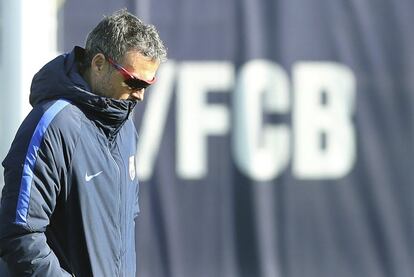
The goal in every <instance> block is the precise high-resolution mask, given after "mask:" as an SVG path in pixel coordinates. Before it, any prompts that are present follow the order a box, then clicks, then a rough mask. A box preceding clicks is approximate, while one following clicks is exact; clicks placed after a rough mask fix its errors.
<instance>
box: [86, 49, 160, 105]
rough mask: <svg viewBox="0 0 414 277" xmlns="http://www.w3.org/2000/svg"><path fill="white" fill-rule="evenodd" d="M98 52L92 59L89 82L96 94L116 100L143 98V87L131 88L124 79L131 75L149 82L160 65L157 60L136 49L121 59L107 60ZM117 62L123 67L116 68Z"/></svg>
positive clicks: (137, 99) (140, 99) (138, 99)
mask: <svg viewBox="0 0 414 277" xmlns="http://www.w3.org/2000/svg"><path fill="white" fill-rule="evenodd" d="M108 58H109V57H105V56H104V55H103V54H101V53H99V54H97V55H96V56H95V57H94V58H93V59H92V64H91V76H90V79H91V80H90V81H91V82H90V83H91V86H92V91H93V92H95V93H96V94H99V95H103V96H106V97H111V98H114V99H118V100H126V99H132V100H136V101H142V100H144V94H145V88H133V87H131V86H128V85H127V84H126V83H128V81H127V82H126V83H125V82H124V81H125V80H126V79H127V78H129V76H128V73H129V74H130V75H132V76H133V77H135V78H137V79H140V80H144V81H148V82H151V80H153V79H154V77H155V73H156V72H157V70H158V67H159V65H160V62H159V61H155V60H152V59H150V58H148V57H145V56H143V55H142V54H141V53H139V52H138V51H129V52H127V53H126V55H125V57H124V59H123V60H122V61H112V60H111V61H109V59H108ZM116 64H119V65H120V66H121V67H122V68H123V69H120V68H118V69H116V67H117V65H116Z"/></svg>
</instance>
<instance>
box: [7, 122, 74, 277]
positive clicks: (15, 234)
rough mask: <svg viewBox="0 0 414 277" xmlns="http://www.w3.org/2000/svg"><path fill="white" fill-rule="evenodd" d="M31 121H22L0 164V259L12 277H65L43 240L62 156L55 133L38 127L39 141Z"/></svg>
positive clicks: (56, 191) (58, 183) (57, 188)
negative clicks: (0, 182)
mask: <svg viewBox="0 0 414 277" xmlns="http://www.w3.org/2000/svg"><path fill="white" fill-rule="evenodd" d="M33 117H36V116H30V115H29V117H28V119H26V120H25V122H23V124H22V126H21V127H20V129H19V131H18V133H17V135H16V138H15V140H14V142H13V144H12V147H11V149H10V151H9V153H8V155H7V157H6V159H5V160H4V161H3V166H4V181H5V186H4V188H3V191H2V198H1V206H0V226H1V228H0V257H1V258H2V259H3V260H4V261H5V262H6V264H7V266H8V269H9V271H10V273H11V274H12V276H71V275H70V274H69V273H68V272H67V271H65V270H64V269H62V268H61V265H60V263H59V260H58V258H57V256H56V255H55V253H54V252H53V251H52V249H51V248H50V247H49V245H48V242H47V238H46V236H45V232H46V228H47V226H48V225H49V223H50V219H51V216H52V214H53V211H54V209H55V206H56V204H57V199H58V196H59V192H60V190H61V183H62V180H63V179H64V172H63V170H62V168H61V166H60V165H59V164H60V163H62V160H61V156H63V154H62V152H64V151H62V149H59V148H61V147H62V145H61V142H59V141H60V140H59V133H58V131H56V130H55V131H53V130H49V129H50V128H49V129H48V130H46V131H45V128H43V131H44V133H40V137H39V130H37V127H39V126H38V125H39V124H40V123H38V124H37V127H36V129H35V130H33V127H32V126H33V123H34V126H36V120H35V122H32V121H33V120H31V118H33ZM43 127H45V126H43ZM41 131H42V130H40V132H41ZM36 136H37V137H36ZM59 153H60V154H59Z"/></svg>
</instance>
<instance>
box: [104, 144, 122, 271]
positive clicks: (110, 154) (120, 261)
mask: <svg viewBox="0 0 414 277" xmlns="http://www.w3.org/2000/svg"><path fill="white" fill-rule="evenodd" d="M107 150H108V154H109V156H110V157H111V159H112V161H113V162H114V164H115V166H116V169H117V171H118V178H117V181H118V185H119V194H118V196H119V197H118V204H119V219H120V221H121V214H122V211H121V209H122V207H121V200H122V199H121V189H122V188H121V169H120V168H119V165H118V163H117V162H116V160H115V158H114V156H113V155H112V152H111V149H110V146H109V144H107ZM121 227H122V226H121V224H120V226H119V228H118V235H119V240H120V242H121V245H120V248H119V253H118V261H119V264H118V274H117V276H120V275H119V273H120V271H121V267H122V259H121V252H122V230H121Z"/></svg>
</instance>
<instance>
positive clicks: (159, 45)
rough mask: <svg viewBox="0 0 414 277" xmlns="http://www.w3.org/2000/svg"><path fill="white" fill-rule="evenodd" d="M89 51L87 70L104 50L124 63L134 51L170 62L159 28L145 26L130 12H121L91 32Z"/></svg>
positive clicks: (85, 61)
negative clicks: (123, 60) (130, 52)
mask: <svg viewBox="0 0 414 277" xmlns="http://www.w3.org/2000/svg"><path fill="white" fill-rule="evenodd" d="M85 50H86V55H85V59H84V62H83V65H84V66H85V67H89V66H90V64H91V61H92V58H93V57H94V56H95V55H96V54H97V53H101V51H103V52H104V53H103V54H104V55H109V56H110V57H111V58H112V59H114V60H115V61H118V62H121V61H122V59H123V58H124V56H125V54H126V53H127V52H128V51H130V50H137V51H138V52H140V53H141V54H142V55H144V56H146V57H149V58H151V59H153V60H158V61H160V62H164V61H166V60H167V50H166V48H165V46H164V43H163V42H162V40H161V39H160V37H159V34H158V31H157V29H156V28H155V26H154V25H150V24H144V23H143V22H142V21H141V20H140V19H139V18H137V17H136V16H134V15H132V14H131V13H129V12H128V11H127V10H126V9H123V10H120V11H117V12H115V13H113V14H112V15H110V16H107V17H105V18H104V19H103V20H102V21H101V22H99V24H98V25H97V26H96V27H95V28H94V29H93V30H92V31H91V32H90V33H89V35H88V37H87V39H86V46H85Z"/></svg>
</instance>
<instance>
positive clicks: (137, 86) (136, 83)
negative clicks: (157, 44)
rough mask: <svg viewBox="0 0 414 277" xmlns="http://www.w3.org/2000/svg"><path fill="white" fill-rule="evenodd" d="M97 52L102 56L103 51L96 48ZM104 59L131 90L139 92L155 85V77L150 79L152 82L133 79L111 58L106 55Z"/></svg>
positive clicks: (133, 77) (132, 76) (130, 74)
mask: <svg viewBox="0 0 414 277" xmlns="http://www.w3.org/2000/svg"><path fill="white" fill-rule="evenodd" d="M98 50H99V51H100V52H101V53H102V54H103V51H102V50H101V49H99V48H98ZM103 55H104V56H105V58H106V59H107V60H108V62H109V63H110V64H111V65H112V66H113V67H114V68H115V69H116V70H117V71H118V72H119V73H121V75H122V77H123V78H124V83H125V84H126V85H127V86H128V87H130V88H131V89H133V90H141V89H146V88H147V87H149V86H150V85H152V84H154V83H155V77H154V78H152V80H150V81H144V80H141V79H139V78H137V77H135V76H134V75H132V73H130V72H129V71H128V70H126V69H125V68H124V67H122V66H121V65H120V64H118V63H117V62H115V61H114V60H113V59H112V58H110V57H109V56H108V55H105V54H103Z"/></svg>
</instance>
